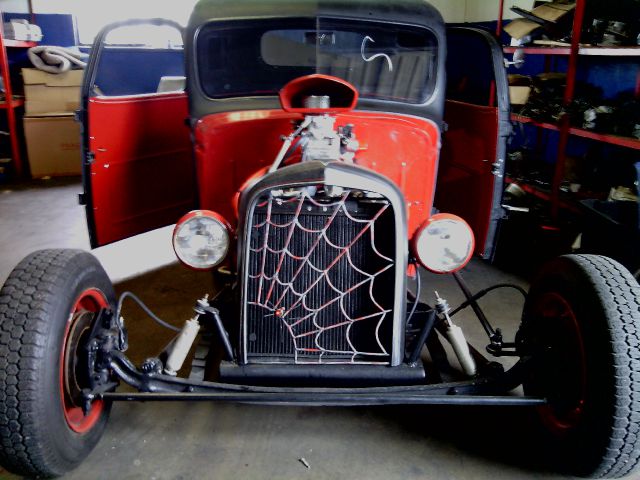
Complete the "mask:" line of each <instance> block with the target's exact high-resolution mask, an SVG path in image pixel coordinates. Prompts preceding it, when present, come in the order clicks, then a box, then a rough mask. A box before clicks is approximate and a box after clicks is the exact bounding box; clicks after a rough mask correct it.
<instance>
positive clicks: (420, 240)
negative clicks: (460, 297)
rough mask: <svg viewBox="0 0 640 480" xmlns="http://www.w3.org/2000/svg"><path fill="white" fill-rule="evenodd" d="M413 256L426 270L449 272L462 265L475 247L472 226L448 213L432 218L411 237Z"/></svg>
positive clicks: (466, 261)
mask: <svg viewBox="0 0 640 480" xmlns="http://www.w3.org/2000/svg"><path fill="white" fill-rule="evenodd" d="M413 247H414V248H413V249H414V255H415V256H416V257H417V259H418V260H419V261H420V263H421V264H422V265H423V266H424V267H425V268H426V269H428V270H431V271H432V272H435V273H451V272H455V271H456V270H460V269H461V268H462V267H464V266H465V265H466V264H467V263H469V260H471V256H472V255H473V250H474V248H475V240H474V238H473V231H472V230H471V227H470V226H469V225H468V224H467V222H465V221H464V220H463V219H462V218H460V217H458V216H456V215H451V214H448V213H439V214H436V215H434V216H433V217H431V218H430V219H429V220H428V221H427V222H426V223H425V224H424V225H423V226H422V227H420V230H418V233H416V236H415V237H414V245H413Z"/></svg>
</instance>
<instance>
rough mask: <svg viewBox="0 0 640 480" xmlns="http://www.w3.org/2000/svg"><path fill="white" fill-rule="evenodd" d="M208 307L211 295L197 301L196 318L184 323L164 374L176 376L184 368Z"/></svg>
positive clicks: (170, 353) (168, 358) (170, 352)
mask: <svg viewBox="0 0 640 480" xmlns="http://www.w3.org/2000/svg"><path fill="white" fill-rule="evenodd" d="M208 306H209V295H205V296H204V298H201V299H200V300H198V301H197V305H196V307H195V308H194V310H195V312H196V314H195V316H194V317H193V318H191V319H189V320H187V321H186V322H185V323H184V326H183V327H182V330H180V333H178V335H177V336H176V338H175V339H174V341H173V345H172V346H171V349H170V351H169V355H168V357H167V362H166V364H165V366H164V373H166V374H167V375H176V373H177V372H178V370H180V369H181V368H182V365H183V364H184V361H185V359H186V358H187V355H188V354H189V350H191V347H192V346H193V342H194V341H195V339H196V337H197V336H198V332H199V331H200V322H199V321H198V320H199V319H200V315H203V314H204V310H203V309H204V308H206V307H208Z"/></svg>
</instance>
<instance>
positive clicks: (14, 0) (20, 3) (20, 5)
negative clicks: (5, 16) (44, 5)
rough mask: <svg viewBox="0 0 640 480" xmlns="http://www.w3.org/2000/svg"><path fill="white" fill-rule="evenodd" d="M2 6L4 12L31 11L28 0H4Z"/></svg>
mask: <svg viewBox="0 0 640 480" xmlns="http://www.w3.org/2000/svg"><path fill="white" fill-rule="evenodd" d="M0 8H1V9H2V11H3V12H4V13H29V2H28V1H27V0H2V1H1V2H0Z"/></svg>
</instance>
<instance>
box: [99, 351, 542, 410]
mask: <svg viewBox="0 0 640 480" xmlns="http://www.w3.org/2000/svg"><path fill="white" fill-rule="evenodd" d="M109 356H110V361H109V367H110V368H111V369H112V371H113V372H114V373H115V375H116V376H117V377H118V378H119V379H120V380H122V381H124V382H125V383H127V384H128V385H130V386H132V387H134V388H136V389H137V390H138V392H134V393H127V392H114V391H104V390H98V391H94V392H90V393H87V399H96V398H102V399H105V400H111V401H217V402H241V403H251V404H265V405H306V406H339V405H342V406H355V405H484V406H489V405H502V406H539V405H545V404H546V403H547V402H546V399H544V398H538V397H525V396H517V395H510V394H509V391H511V390H513V388H515V387H516V386H517V385H519V384H520V382H521V378H522V375H523V373H524V372H526V370H527V361H526V360H521V361H520V362H518V363H517V364H516V365H515V366H514V367H512V368H511V369H510V370H508V371H507V372H502V373H500V374H499V375H495V376H491V377H478V378H474V379H471V380H468V381H463V382H449V383H436V384H426V385H422V384H421V385H408V386H390V387H364V388H318V387H265V386H251V385H235V384H229V383H217V382H207V381H196V380H188V379H185V378H180V377H173V376H170V375H164V374H162V373H157V372H156V373H145V372H142V371H140V370H138V369H137V368H136V367H135V365H133V364H132V363H131V361H130V360H129V359H128V358H127V357H126V355H125V354H124V353H122V352H119V351H112V352H110V355H109Z"/></svg>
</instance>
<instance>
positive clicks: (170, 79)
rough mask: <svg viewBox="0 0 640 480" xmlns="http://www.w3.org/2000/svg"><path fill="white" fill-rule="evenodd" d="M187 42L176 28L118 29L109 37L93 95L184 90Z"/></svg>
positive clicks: (139, 27)
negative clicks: (185, 42) (185, 46)
mask: <svg viewBox="0 0 640 480" xmlns="http://www.w3.org/2000/svg"><path fill="white" fill-rule="evenodd" d="M185 83H186V82H185V67H184V44H183V39H182V33H181V32H180V31H179V30H177V29H176V28H175V27H172V26H168V25H163V26H157V25H142V26H141V25H136V26H123V27H119V28H115V29H114V30H112V31H111V32H109V34H108V35H107V37H106V41H105V47H104V50H103V52H102V55H101V57H100V62H99V64H98V67H97V74H96V79H95V82H94V86H93V92H92V94H93V95H98V96H108V97H112V96H131V95H147V94H154V93H166V92H176V91H183V90H184V88H185Z"/></svg>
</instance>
